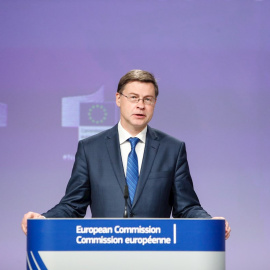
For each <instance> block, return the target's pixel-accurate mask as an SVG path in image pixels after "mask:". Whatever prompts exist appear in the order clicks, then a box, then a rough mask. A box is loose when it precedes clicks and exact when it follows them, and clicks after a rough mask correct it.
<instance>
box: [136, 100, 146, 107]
mask: <svg viewBox="0 0 270 270" xmlns="http://www.w3.org/2000/svg"><path fill="white" fill-rule="evenodd" d="M137 107H138V108H144V107H145V104H144V101H143V99H142V98H140V99H139V101H138V103H137Z"/></svg>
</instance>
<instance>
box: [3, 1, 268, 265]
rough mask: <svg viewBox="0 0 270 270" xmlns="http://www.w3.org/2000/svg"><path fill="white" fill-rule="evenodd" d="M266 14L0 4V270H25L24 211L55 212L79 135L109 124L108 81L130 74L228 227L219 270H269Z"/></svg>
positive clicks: (257, 6) (177, 5)
mask: <svg viewBox="0 0 270 270" xmlns="http://www.w3.org/2000/svg"><path fill="white" fill-rule="evenodd" d="M269 14H270V3H269V1H252V0H248V1H247V0H242V1H232V0H231V1H229V0H220V1H216V0H204V1H195V0H189V1H183V0H182V1H164V0H163V1H162V0H160V1H158V0H149V1H142V0H137V1H119V0H117V1H116V0H115V1H100V0H99V1H83V0H79V1H78V0H77V1H75V0H65V1H63V0H58V1H52V0H47V1H34V0H27V1H16V0H14V1H5V0H2V1H0V36H1V41H0V78H1V80H0V201H1V204H0V205H1V230H0V234H1V235H0V257H1V259H0V268H1V269H23V268H24V266H25V255H26V252H25V250H26V242H25V240H26V239H25V236H24V234H23V233H22V231H21V229H20V222H21V219H22V217H23V214H24V213H26V212H28V211H35V212H44V211H46V210H48V209H49V208H51V207H52V206H54V205H55V204H56V203H58V201H59V200H60V198H61V197H62V196H63V194H64V191H65V187H66V184H67V181H68V179H69V176H70V173H71V169H72V165H73V159H74V154H75V151H76V148H77V142H78V139H79V138H82V137H84V136H86V135H87V134H91V132H92V133H94V132H97V130H99V129H103V128H105V127H107V126H112V125H114V124H115V123H116V122H117V119H118V111H117V109H116V108H115V106H114V103H113V102H114V101H115V92H116V88H117V84H118V81H119V79H120V77H121V76H122V75H124V74H125V73H126V72H127V71H129V70H131V69H136V68H139V69H145V70H148V71H151V72H153V73H154V74H155V76H156V77H157V78H158V82H159V86H160V95H159V97H158V102H157V106H156V110H155V115H154V118H153V119H152V121H151V123H150V125H151V126H152V127H155V128H157V129H160V130H163V131H165V132H167V133H169V134H170V135H172V136H175V137H177V138H178V139H180V140H183V141H185V142H186V144H187V152H188V160H189V165H190V169H191V174H192V176H193V181H194V186H195V189H196V191H197V194H198V195H199V198H200V201H201V203H202V205H203V206H204V208H205V209H206V210H207V211H208V212H209V213H211V214H212V215H213V216H225V217H226V218H227V219H228V220H229V222H230V225H231V227H232V235H231V238H230V239H229V240H228V241H227V242H226V246H227V268H228V269H246V270H248V269H250V270H253V269H254V268H255V267H256V269H267V268H268V267H269V265H270V259H269V242H270V237H269V233H268V231H269V230H268V227H269V222H270V218H269V215H268V213H269V205H270V196H269V195H270V194H269V190H270V184H269V182H270V181H269V180H270V179H269V176H270V166H269V161H270V159H269V156H270V154H269V153H270V147H269V138H270V127H269V117H270V109H269V108H270V106H269V100H270V91H269V86H270V79H269V70H270V30H269V29H270V19H269ZM87 106H88V107H87ZM89 106H90V107H89ZM100 106H103V107H102V108H100ZM89 108H90V109H91V110H92V111H91V119H90V120H91V121H90V120H89V119H88V118H85V114H84V112H85V111H88V110H89ZM87 121H90V123H88V122H87ZM88 216H90V213H88Z"/></svg>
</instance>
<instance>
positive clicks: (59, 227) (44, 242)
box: [27, 219, 225, 270]
mask: <svg viewBox="0 0 270 270" xmlns="http://www.w3.org/2000/svg"><path fill="white" fill-rule="evenodd" d="M224 232H225V221H224V220H213V219H30V220H28V235H27V269H29V270H30V269H31V270H36V269H38V270H39V269H41V270H44V269H49V270H58V269H61V270H62V269H65V270H71V269H72V270H84V269H120V270H121V269H128V270H130V269H136V270H138V269H147V270H148V269H155V270H157V269H168V270H173V269H184V270H224V269H225V235H224V234H225V233H224Z"/></svg>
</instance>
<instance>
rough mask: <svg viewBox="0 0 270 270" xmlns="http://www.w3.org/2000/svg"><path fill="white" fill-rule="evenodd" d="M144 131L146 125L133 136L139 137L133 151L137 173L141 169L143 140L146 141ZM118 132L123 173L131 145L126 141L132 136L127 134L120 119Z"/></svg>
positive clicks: (145, 130)
mask: <svg viewBox="0 0 270 270" xmlns="http://www.w3.org/2000/svg"><path fill="white" fill-rule="evenodd" d="M146 132H147V126H146V127H145V128H144V129H143V130H142V131H141V132H140V133H139V134H137V135H136V136H135V137H136V138H139V139H140V141H139V142H138V143H137V145H136V147H135V151H136V154H137V157H138V167H139V174H140V171H141V166H142V160H143V153H144V148H145V142H146ZM118 134H119V143H120V151H121V157H122V163H123V168H124V172H125V175H126V173H127V160H128V154H129V153H130V151H131V145H130V142H129V141H127V140H128V139H129V138H133V136H132V135H131V134H129V133H128V132H127V131H126V130H125V129H124V128H123V127H122V125H121V123H120V121H119V123H118Z"/></svg>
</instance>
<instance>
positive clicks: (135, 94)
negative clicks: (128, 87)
mask: <svg viewBox="0 0 270 270" xmlns="http://www.w3.org/2000/svg"><path fill="white" fill-rule="evenodd" d="M128 95H134V96H140V95H139V94H137V93H133V92H131V93H128ZM146 97H152V98H155V97H154V96H152V95H146V96H144V97H143V98H146Z"/></svg>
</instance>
